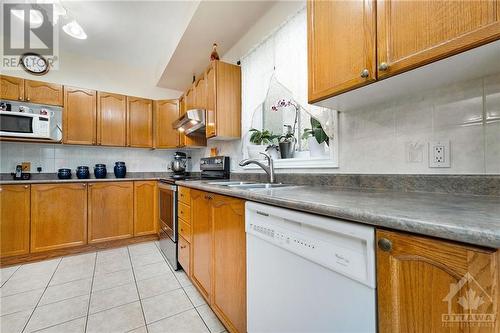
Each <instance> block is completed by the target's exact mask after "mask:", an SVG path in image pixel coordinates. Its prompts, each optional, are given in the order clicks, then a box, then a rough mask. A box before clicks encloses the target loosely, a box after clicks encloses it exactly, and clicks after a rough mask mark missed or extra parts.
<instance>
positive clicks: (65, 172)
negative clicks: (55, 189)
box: [57, 168, 71, 179]
mask: <svg viewBox="0 0 500 333" xmlns="http://www.w3.org/2000/svg"><path fill="white" fill-rule="evenodd" d="M57 178H59V179H71V169H66V168H62V169H59V170H57Z"/></svg>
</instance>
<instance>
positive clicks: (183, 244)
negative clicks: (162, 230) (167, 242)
mask: <svg viewBox="0 0 500 333" xmlns="http://www.w3.org/2000/svg"><path fill="white" fill-rule="evenodd" d="M190 256H191V246H190V245H189V242H188V241H187V240H186V239H185V238H184V237H182V236H180V237H179V255H178V257H179V263H180V264H181V266H182V268H183V269H184V271H185V272H186V274H187V276H191V262H190Z"/></svg>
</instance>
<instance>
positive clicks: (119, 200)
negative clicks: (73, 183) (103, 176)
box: [89, 182, 134, 243]
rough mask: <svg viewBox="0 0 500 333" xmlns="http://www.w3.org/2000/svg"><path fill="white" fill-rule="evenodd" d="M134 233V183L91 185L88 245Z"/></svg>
mask: <svg viewBox="0 0 500 333" xmlns="http://www.w3.org/2000/svg"><path fill="white" fill-rule="evenodd" d="M133 234H134V183H133V182H104V183H91V184H89V243H98V242H103V241H109V240H114V239H123V238H130V237H132V236H133Z"/></svg>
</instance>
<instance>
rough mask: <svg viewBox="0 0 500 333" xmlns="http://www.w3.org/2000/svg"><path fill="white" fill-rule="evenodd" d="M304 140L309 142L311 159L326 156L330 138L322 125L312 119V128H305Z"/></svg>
mask: <svg viewBox="0 0 500 333" xmlns="http://www.w3.org/2000/svg"><path fill="white" fill-rule="evenodd" d="M302 139H304V140H307V143H308V145H309V153H310V155H311V157H321V156H325V154H326V146H328V145H329V143H330V138H329V137H328V135H327V134H326V133H325V131H324V130H323V127H322V126H321V123H320V122H319V121H318V120H316V119H314V118H312V117H311V128H305V129H304V133H303V134H302Z"/></svg>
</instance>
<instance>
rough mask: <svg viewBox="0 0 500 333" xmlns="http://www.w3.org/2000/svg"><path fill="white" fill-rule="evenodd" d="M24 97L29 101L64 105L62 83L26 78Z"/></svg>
mask: <svg viewBox="0 0 500 333" xmlns="http://www.w3.org/2000/svg"><path fill="white" fill-rule="evenodd" d="M24 99H25V100H26V101H27V102H31V103H37V104H48V105H57V106H62V105H63V100H64V95H63V86H62V84H56V83H47V82H41V81H32V80H24Z"/></svg>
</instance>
